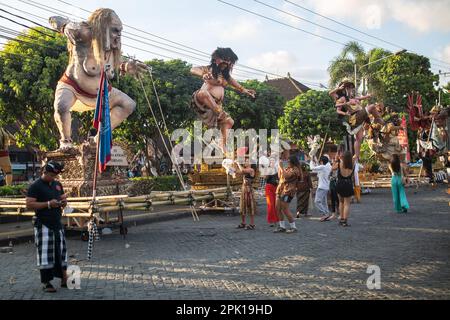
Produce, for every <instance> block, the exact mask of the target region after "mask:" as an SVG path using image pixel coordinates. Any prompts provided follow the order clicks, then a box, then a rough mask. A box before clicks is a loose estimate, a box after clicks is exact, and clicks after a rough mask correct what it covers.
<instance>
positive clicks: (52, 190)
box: [26, 161, 67, 292]
mask: <svg viewBox="0 0 450 320" xmlns="http://www.w3.org/2000/svg"><path fill="white" fill-rule="evenodd" d="M62 170H63V165H61V164H59V163H57V162H55V161H49V162H47V164H46V165H45V167H44V172H43V174H42V176H41V177H40V178H39V179H38V180H36V181H35V182H34V183H33V184H32V185H31V186H30V188H29V189H28V193H27V200H26V201H27V208H28V209H31V210H34V211H35V212H36V215H35V217H34V218H33V221H34V234H35V244H36V248H37V257H38V261H37V265H38V267H39V269H40V273H41V282H42V283H43V284H44V288H43V289H44V291H45V292H56V289H55V288H54V287H53V286H52V284H51V283H50V281H52V280H53V278H55V277H56V278H61V287H67V284H66V281H67V274H66V270H67V250H66V240H65V236H64V229H63V227H62V225H61V215H62V208H64V207H65V206H66V205H67V195H65V194H64V190H63V187H62V185H61V183H59V182H58V181H56V180H55V179H56V177H57V176H58V174H60V173H61V172H62Z"/></svg>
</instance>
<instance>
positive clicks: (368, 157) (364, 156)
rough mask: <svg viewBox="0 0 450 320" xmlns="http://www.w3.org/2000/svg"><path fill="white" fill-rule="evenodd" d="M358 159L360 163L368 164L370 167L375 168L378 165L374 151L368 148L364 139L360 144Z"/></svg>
mask: <svg viewBox="0 0 450 320" xmlns="http://www.w3.org/2000/svg"><path fill="white" fill-rule="evenodd" d="M360 161H361V163H363V164H364V165H367V166H369V167H370V168H377V167H379V165H380V163H379V161H378V160H377V157H376V155H375V153H374V152H373V151H372V150H370V148H369V144H368V143H367V141H366V140H364V141H363V143H362V144H361V153H360ZM370 171H371V170H370Z"/></svg>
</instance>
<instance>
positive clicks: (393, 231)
mask: <svg viewBox="0 0 450 320" xmlns="http://www.w3.org/2000/svg"><path fill="white" fill-rule="evenodd" d="M414 191H415V190H413V189H409V190H408V199H409V201H410V203H411V205H412V209H411V210H410V213H408V214H407V215H399V214H395V213H393V212H392V203H391V197H390V191H389V190H376V191H375V192H374V193H372V194H371V195H367V196H364V197H363V203H361V204H355V205H353V207H352V215H351V220H350V223H351V227H349V228H342V227H339V226H338V225H337V222H335V221H332V222H327V223H321V222H319V221H318V216H317V215H316V216H313V217H312V218H308V219H305V218H302V219H300V220H298V222H297V224H298V226H299V229H300V232H298V233H296V234H274V233H272V228H270V227H269V226H268V225H267V224H266V223H265V217H264V216H265V209H264V203H263V202H261V205H260V206H259V209H260V214H259V216H258V217H257V229H256V230H254V231H244V230H237V229H235V227H236V225H237V224H238V220H239V218H238V216H232V215H226V214H223V213H221V214H216V215H214V214H208V215H202V216H201V221H200V222H197V223H194V222H193V221H192V219H191V218H182V219H178V220H172V221H165V222H157V223H152V224H148V225H140V226H137V227H133V228H130V229H129V234H128V237H127V239H126V240H123V239H122V238H121V236H120V235H119V234H117V233H116V232H115V233H114V234H112V235H108V236H104V237H103V238H102V239H101V241H100V242H96V243H95V248H94V258H93V260H91V261H90V262H88V261H86V260H85V257H86V247H87V244H86V242H81V241H80V240H78V239H73V240H69V241H68V248H69V254H70V255H71V259H70V263H71V264H74V265H77V266H79V267H80V268H81V271H82V274H81V290H68V289H61V290H59V291H58V293H56V294H45V293H43V292H42V291H41V288H40V284H39V273H38V270H37V268H36V267H35V251H34V250H35V249H34V245H33V244H21V245H17V246H15V247H14V252H13V253H12V254H7V253H0V299H450V259H449V258H450V210H449V207H448V195H447V194H446V193H445V189H444V188H440V189H438V190H435V191H433V190H431V189H428V188H423V189H420V190H419V192H418V193H417V194H415V193H414ZM369 265H377V266H379V267H380V269H381V289H380V290H369V289H368V288H367V286H366V281H367V278H368V277H369V274H367V273H366V271H367V268H368V266H369ZM58 282H59V281H58Z"/></svg>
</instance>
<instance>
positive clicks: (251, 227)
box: [245, 224, 255, 230]
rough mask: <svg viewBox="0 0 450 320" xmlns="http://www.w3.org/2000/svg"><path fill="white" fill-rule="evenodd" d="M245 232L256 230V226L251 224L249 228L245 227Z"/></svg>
mask: <svg viewBox="0 0 450 320" xmlns="http://www.w3.org/2000/svg"><path fill="white" fill-rule="evenodd" d="M245 230H255V225H254V224H249V225H248V226H246V227H245Z"/></svg>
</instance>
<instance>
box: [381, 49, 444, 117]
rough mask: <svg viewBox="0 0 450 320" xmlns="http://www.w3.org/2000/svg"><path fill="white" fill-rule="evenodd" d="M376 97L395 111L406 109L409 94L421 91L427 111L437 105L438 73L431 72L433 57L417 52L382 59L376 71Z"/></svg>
mask: <svg viewBox="0 0 450 320" xmlns="http://www.w3.org/2000/svg"><path fill="white" fill-rule="evenodd" d="M375 78H376V79H375V81H376V96H377V99H378V100H380V101H383V102H384V104H385V105H387V106H389V107H391V108H392V109H393V110H394V111H397V112H405V107H406V103H407V99H406V95H407V94H408V93H410V92H411V91H418V92H420V94H421V95H422V97H423V99H422V104H423V107H424V110H429V109H431V108H432V106H433V105H434V104H435V102H436V99H437V91H436V89H435V86H436V85H438V84H439V76H438V75H435V74H433V72H432V71H431V65H430V60H429V59H428V58H426V57H424V56H420V55H417V54H414V53H404V54H402V55H398V56H392V57H390V58H389V59H385V60H383V61H381V62H380V68H379V70H378V72H377V73H376V74H375Z"/></svg>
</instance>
